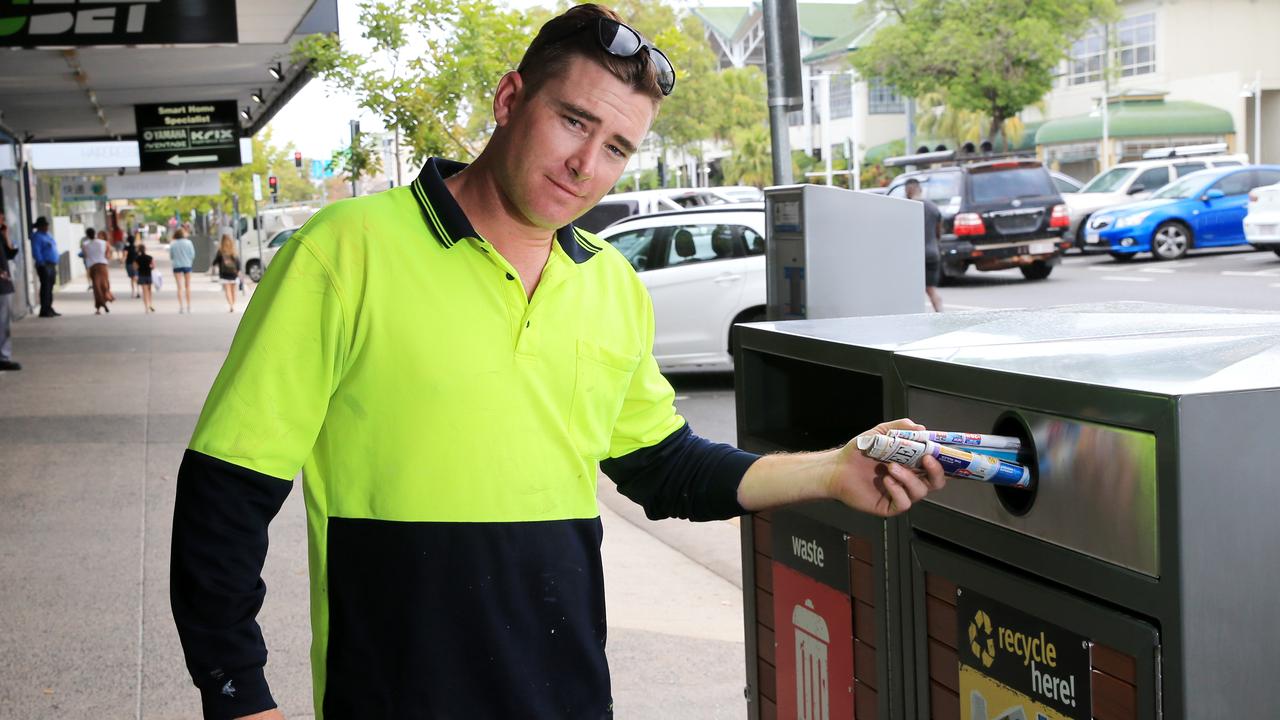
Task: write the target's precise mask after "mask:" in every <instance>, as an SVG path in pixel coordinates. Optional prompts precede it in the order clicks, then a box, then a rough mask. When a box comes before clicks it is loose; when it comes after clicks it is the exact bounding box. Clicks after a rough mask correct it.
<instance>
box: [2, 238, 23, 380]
mask: <svg viewBox="0 0 1280 720" xmlns="http://www.w3.org/2000/svg"><path fill="white" fill-rule="evenodd" d="M17 256H18V249H17V248H16V247H14V246H13V243H12V242H11V241H10V240H9V223H7V222H5V220H4V217H3V216H0V372H2V371H6V370H21V369H22V365H21V364H20V363H16V362H14V361H13V340H12V338H11V337H10V330H9V324H10V322H11V318H10V313H12V312H13V291H14V286H13V277H12V276H11V275H10V274H9V261H10V260H12V259H14V258H15V257H17Z"/></svg>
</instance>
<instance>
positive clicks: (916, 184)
mask: <svg viewBox="0 0 1280 720" xmlns="http://www.w3.org/2000/svg"><path fill="white" fill-rule="evenodd" d="M905 185H906V187H909V188H910V187H920V181H919V180H917V179H915V178H911V179H910V180H907V182H906V183H905Z"/></svg>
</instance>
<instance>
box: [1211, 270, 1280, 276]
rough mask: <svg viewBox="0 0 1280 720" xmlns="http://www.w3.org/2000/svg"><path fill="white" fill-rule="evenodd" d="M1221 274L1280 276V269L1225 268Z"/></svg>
mask: <svg viewBox="0 0 1280 720" xmlns="http://www.w3.org/2000/svg"><path fill="white" fill-rule="evenodd" d="M1218 274H1219V275H1226V276H1227V277H1280V269H1278V270H1223V271H1221V272H1219V273H1218Z"/></svg>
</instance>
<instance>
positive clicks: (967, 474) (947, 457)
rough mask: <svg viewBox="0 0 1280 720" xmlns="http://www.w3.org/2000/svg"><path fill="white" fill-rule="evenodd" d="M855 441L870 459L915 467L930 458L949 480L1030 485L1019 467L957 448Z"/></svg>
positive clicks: (882, 438)
mask: <svg viewBox="0 0 1280 720" xmlns="http://www.w3.org/2000/svg"><path fill="white" fill-rule="evenodd" d="M856 442H857V444H858V450H860V451H862V454H863V455H866V456H867V457H869V458H872V459H873V460H883V461H885V462H895V463H898V464H899V465H905V466H907V467H911V468H918V467H920V463H921V461H922V460H924V456H925V455H932V456H933V457H934V459H936V460H937V461H938V463H939V464H940V465H942V471H943V472H945V473H946V474H947V475H950V476H951V477H958V478H967V479H970V480H981V481H982V482H988V483H992V484H994V485H1007V486H1009V487H1016V488H1027V487H1030V486H1031V473H1030V471H1028V470H1027V468H1025V467H1023V466H1022V465H1019V464H1018V463H1013V462H1007V461H1005V460H1000V459H998V458H994V457H990V456H988V455H983V454H981V453H975V452H970V451H968V450H962V449H961V448H958V447H951V446H949V445H940V444H938V443H936V442H933V441H925V442H916V441H914V440H908V439H906V438H899V437H891V436H889V435H879V434H874V435H860V436H858V438H857V441H856Z"/></svg>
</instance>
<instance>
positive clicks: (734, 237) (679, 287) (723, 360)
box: [600, 203, 765, 372]
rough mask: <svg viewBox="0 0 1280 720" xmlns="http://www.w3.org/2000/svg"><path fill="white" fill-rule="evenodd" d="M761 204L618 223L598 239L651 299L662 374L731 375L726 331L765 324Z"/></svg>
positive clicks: (683, 212)
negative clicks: (623, 262)
mask: <svg viewBox="0 0 1280 720" xmlns="http://www.w3.org/2000/svg"><path fill="white" fill-rule="evenodd" d="M764 232H765V217H764V203H738V204H734V205H713V206H707V207H702V208H691V209H688V210H681V211H678V212H668V213H661V214H657V215H647V216H643V217H636V218H632V219H629V220H624V221H622V222H619V223H617V224H615V225H611V226H610V227H609V228H608V229H607V230H604V231H602V232H601V233H600V238H601V239H603V240H605V241H607V242H609V243H610V244H612V245H613V246H614V247H615V248H617V249H618V251H619V252H621V253H622V254H623V256H624V257H626V258H627V260H629V261H630V262H631V265H632V266H633V267H634V268H635V269H636V271H637V272H638V273H639V274H640V279H641V280H642V281H643V282H644V285H645V287H647V288H648V289H649V295H650V296H651V297H652V298H653V313H654V318H655V325H656V328H655V338H654V342H653V354H654V356H655V357H656V358H657V360H658V366H659V367H660V368H662V370H663V371H664V372H667V371H727V370H732V369H733V356H732V355H731V354H730V346H731V336H730V333H731V329H732V328H733V326H734V324H736V323H740V322H757V321H760V320H764V319H765V270H764V262H765V260H764V249H765V245H764Z"/></svg>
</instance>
